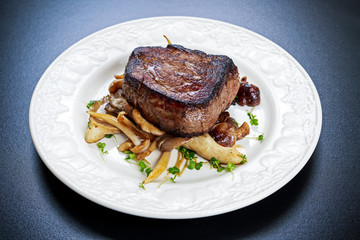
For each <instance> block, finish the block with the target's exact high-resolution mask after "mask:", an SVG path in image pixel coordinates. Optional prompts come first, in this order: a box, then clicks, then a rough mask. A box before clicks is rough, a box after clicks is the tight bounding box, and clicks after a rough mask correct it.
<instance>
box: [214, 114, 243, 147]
mask: <svg viewBox="0 0 360 240" xmlns="http://www.w3.org/2000/svg"><path fill="white" fill-rule="evenodd" d="M225 113H226V112H225ZM220 116H223V118H222V119H221V120H220V122H218V123H217V124H216V125H215V126H213V128H212V129H211V131H210V132H209V134H210V136H211V137H212V138H214V140H215V141H216V142H217V143H218V144H220V145H222V146H224V147H232V146H234V145H235V142H236V141H237V140H240V139H243V138H244V137H245V136H246V135H248V134H249V133H250V127H249V124H247V122H244V123H243V124H242V125H241V126H240V127H238V125H237V123H236V121H235V120H234V119H233V118H231V117H230V116H229V115H227V116H225V115H220ZM219 119H220V117H219Z"/></svg>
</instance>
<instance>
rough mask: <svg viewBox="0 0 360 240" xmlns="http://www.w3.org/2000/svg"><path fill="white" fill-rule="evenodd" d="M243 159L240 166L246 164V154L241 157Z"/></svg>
mask: <svg viewBox="0 0 360 240" xmlns="http://www.w3.org/2000/svg"><path fill="white" fill-rule="evenodd" d="M241 158H242V160H241V162H240V164H244V163H246V162H247V157H246V155H245V154H244V155H241Z"/></svg>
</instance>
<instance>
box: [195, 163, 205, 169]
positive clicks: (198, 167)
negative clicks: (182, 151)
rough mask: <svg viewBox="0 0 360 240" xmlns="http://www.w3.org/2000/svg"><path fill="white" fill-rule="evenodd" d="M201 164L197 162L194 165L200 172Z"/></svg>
mask: <svg viewBox="0 0 360 240" xmlns="http://www.w3.org/2000/svg"><path fill="white" fill-rule="evenodd" d="M202 165H203V163H202V162H198V163H197V164H196V165H195V169H196V170H200V168H201V167H202Z"/></svg>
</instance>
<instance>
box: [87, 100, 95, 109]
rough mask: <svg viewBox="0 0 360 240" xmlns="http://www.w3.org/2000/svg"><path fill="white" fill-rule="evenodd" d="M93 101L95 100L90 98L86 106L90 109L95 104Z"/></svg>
mask: <svg viewBox="0 0 360 240" xmlns="http://www.w3.org/2000/svg"><path fill="white" fill-rule="evenodd" d="M95 102H96V101H95V100H90V102H89V103H88V104H87V105H86V107H87V108H88V109H90V108H91V107H92V106H93V105H94V104H95Z"/></svg>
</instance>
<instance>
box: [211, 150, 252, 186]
mask: <svg viewBox="0 0 360 240" xmlns="http://www.w3.org/2000/svg"><path fill="white" fill-rule="evenodd" d="M241 157H242V159H243V160H242V162H241V163H243V161H244V159H245V160H246V156H245V155H242V156H241ZM244 163H245V162H244ZM210 165H211V166H212V167H213V168H216V170H217V172H222V171H224V170H225V171H226V172H231V174H232V175H233V180H234V173H233V171H234V170H235V168H236V165H235V164H233V163H231V162H228V163H227V165H226V167H223V166H221V163H220V161H219V160H217V159H216V158H214V157H212V158H211V159H210Z"/></svg>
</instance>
